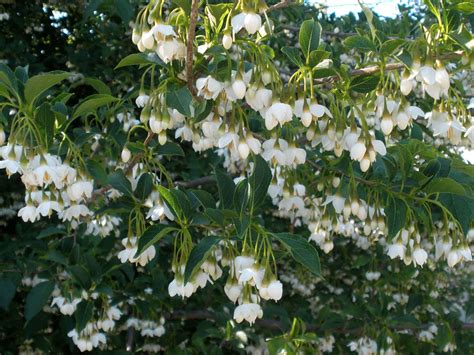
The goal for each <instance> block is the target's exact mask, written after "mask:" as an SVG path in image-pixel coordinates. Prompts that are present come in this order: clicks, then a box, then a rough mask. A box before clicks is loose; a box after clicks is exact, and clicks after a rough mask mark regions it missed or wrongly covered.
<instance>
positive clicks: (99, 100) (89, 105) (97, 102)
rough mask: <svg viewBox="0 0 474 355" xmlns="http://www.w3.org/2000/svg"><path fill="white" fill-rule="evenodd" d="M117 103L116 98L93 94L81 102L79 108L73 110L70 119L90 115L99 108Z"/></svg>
mask: <svg viewBox="0 0 474 355" xmlns="http://www.w3.org/2000/svg"><path fill="white" fill-rule="evenodd" d="M117 101H119V99H118V98H116V97H113V96H110V95H105V94H95V95H91V96H88V97H87V99H86V100H84V101H82V102H81V103H80V104H79V106H77V108H76V109H75V110H74V113H73V114H72V118H73V119H74V118H77V117H80V116H83V115H85V114H88V113H91V112H93V111H95V110H97V109H98V108H99V107H101V106H104V105H108V104H110V103H112V102H117Z"/></svg>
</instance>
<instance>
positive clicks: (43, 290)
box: [25, 281, 54, 320]
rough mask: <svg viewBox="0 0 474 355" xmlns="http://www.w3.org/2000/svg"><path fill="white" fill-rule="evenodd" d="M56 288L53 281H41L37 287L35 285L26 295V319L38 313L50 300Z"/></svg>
mask: <svg viewBox="0 0 474 355" xmlns="http://www.w3.org/2000/svg"><path fill="white" fill-rule="evenodd" d="M53 290H54V282H53V281H45V282H41V283H39V284H38V285H36V286H35V287H33V288H32V289H31V291H30V293H28V296H26V303H25V318H26V320H30V319H32V318H33V317H34V316H35V315H37V314H38V313H39V312H40V311H41V310H42V309H43V306H44V305H45V304H46V302H48V299H49V297H50V296H51V293H52V292H53Z"/></svg>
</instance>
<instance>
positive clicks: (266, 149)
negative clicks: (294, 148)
mask: <svg viewBox="0 0 474 355" xmlns="http://www.w3.org/2000/svg"><path fill="white" fill-rule="evenodd" d="M262 148H263V153H262V157H263V159H265V160H266V161H268V162H272V163H273V164H278V165H286V163H287V161H288V160H287V157H286V154H285V153H284V152H285V151H286V150H287V149H288V142H287V141H285V140H284V139H281V138H278V139H275V138H271V139H269V140H266V141H265V142H263V144H262Z"/></svg>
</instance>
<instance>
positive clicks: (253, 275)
mask: <svg viewBox="0 0 474 355" xmlns="http://www.w3.org/2000/svg"><path fill="white" fill-rule="evenodd" d="M264 276H265V269H264V268H263V267H260V268H259V267H257V266H256V265H255V264H254V265H253V266H252V267H249V268H246V269H243V270H242V271H240V276H239V283H240V284H245V283H248V284H249V285H251V286H257V288H260V286H261V285H262V281H263V277H264Z"/></svg>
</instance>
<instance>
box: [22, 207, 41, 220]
mask: <svg viewBox="0 0 474 355" xmlns="http://www.w3.org/2000/svg"><path fill="white" fill-rule="evenodd" d="M18 217H21V219H22V220H23V222H35V221H36V220H37V219H38V218H39V215H38V213H37V212H36V207H35V206H33V205H32V204H27V205H26V206H25V207H23V208H21V209H20V210H19V211H18Z"/></svg>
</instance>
